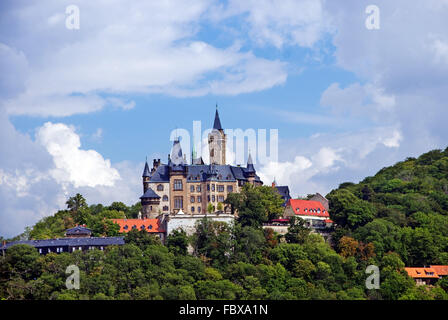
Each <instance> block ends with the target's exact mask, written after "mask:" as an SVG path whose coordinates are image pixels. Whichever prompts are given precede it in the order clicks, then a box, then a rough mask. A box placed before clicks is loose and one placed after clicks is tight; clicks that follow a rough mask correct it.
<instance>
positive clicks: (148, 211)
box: [140, 186, 160, 219]
mask: <svg viewBox="0 0 448 320" xmlns="http://www.w3.org/2000/svg"><path fill="white" fill-rule="evenodd" d="M140 200H141V203H142V217H143V218H147V219H155V218H157V216H158V215H159V204H160V196H158V195H157V194H156V193H155V192H154V191H153V190H152V189H151V188H150V187H149V186H148V189H147V190H146V191H145V194H144V195H142V196H141V197H140Z"/></svg>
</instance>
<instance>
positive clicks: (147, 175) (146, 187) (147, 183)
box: [142, 160, 151, 193]
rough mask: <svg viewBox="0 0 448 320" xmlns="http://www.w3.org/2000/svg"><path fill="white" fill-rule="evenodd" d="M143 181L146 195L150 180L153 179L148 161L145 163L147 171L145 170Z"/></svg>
mask: <svg viewBox="0 0 448 320" xmlns="http://www.w3.org/2000/svg"><path fill="white" fill-rule="evenodd" d="M142 179H143V193H145V192H146V190H148V188H149V180H150V179H151V174H150V172H149V166H148V160H146V161H145V169H143V174H142Z"/></svg>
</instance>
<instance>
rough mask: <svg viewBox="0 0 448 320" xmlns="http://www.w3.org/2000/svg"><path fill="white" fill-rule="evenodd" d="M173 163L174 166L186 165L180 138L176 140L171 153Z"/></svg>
mask: <svg viewBox="0 0 448 320" xmlns="http://www.w3.org/2000/svg"><path fill="white" fill-rule="evenodd" d="M170 159H171V161H172V162H173V164H174V165H181V164H185V161H184V157H183V155H182V147H181V145H180V142H179V138H176V139H175V140H174V142H173V149H172V151H171V157H170Z"/></svg>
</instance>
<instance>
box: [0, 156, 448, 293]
mask: <svg viewBox="0 0 448 320" xmlns="http://www.w3.org/2000/svg"><path fill="white" fill-rule="evenodd" d="M326 197H327V198H328V199H329V201H330V216H331V219H332V220H333V221H334V222H335V223H336V227H335V228H334V230H333V231H332V237H331V241H325V240H324V239H323V238H322V237H321V236H320V235H318V234H314V233H311V232H310V230H309V229H308V228H306V227H305V225H304V221H303V220H302V219H300V218H294V219H291V221H290V226H289V229H288V233H287V234H286V235H285V236H280V235H278V234H275V233H274V232H273V231H272V229H263V228H262V226H263V223H265V222H267V221H269V220H270V219H272V218H275V217H278V216H279V215H281V213H282V211H283V208H282V206H281V204H282V200H281V198H280V197H279V196H278V194H277V193H275V192H274V191H273V189H272V188H271V187H267V186H261V187H253V186H250V185H245V186H244V188H243V191H242V192H241V193H239V194H231V196H229V197H228V198H227V200H226V201H225V204H226V205H228V206H230V207H231V208H232V212H238V218H237V219H236V221H235V224H234V225H233V226H229V225H227V224H224V223H221V222H214V221H210V220H209V219H203V220H202V221H201V222H200V223H199V224H198V226H197V230H196V233H195V234H193V235H192V236H190V237H189V236H187V235H186V234H185V233H184V232H183V231H175V232H173V233H172V234H170V235H169V236H168V237H167V241H166V243H165V245H163V244H162V243H160V240H159V239H158V238H156V237H154V236H152V235H150V234H148V233H146V232H145V231H137V230H133V231H131V232H129V233H127V234H125V235H124V237H125V242H126V244H125V245H123V246H111V247H108V248H106V250H104V251H100V250H90V251H84V252H82V251H76V252H73V253H61V254H55V253H50V254H47V255H39V254H38V252H37V250H36V249H35V248H33V247H30V246H27V245H16V246H13V247H11V248H10V249H8V250H7V251H6V255H5V256H4V257H0V299H7V300H9V299H44V300H47V299H51V300H53V299H54V300H74V299H76V300H78V299H82V300H109V299H110V300H113V299H116V300H130V299H144V300H148V299H151V300H162V299H165V300H172V299H188V300H190V299H192V300H194V299H230V300H232V299H237V300H246V299H250V300H265V299H270V300H277V299H280V300H285V299H288V300H295V299H311V300H337V299H339V300H447V299H448V278H444V279H441V280H439V281H438V282H437V284H436V285H435V286H431V287H429V286H428V287H427V286H416V285H415V282H414V280H413V279H411V278H410V277H409V276H408V275H407V273H406V272H405V271H404V267H405V266H409V267H410V266H414V267H418V266H424V265H430V264H445V265H446V264H448V148H447V149H445V150H444V151H442V150H434V151H430V152H428V153H425V154H423V155H421V156H420V157H418V158H407V159H406V160H404V161H402V162H399V163H397V164H395V165H393V166H391V167H387V168H383V169H382V170H380V171H379V172H378V173H377V174H376V175H375V176H372V177H367V178H365V179H364V180H363V181H361V182H359V183H352V182H345V183H342V184H341V185H340V186H339V187H338V188H337V189H335V190H332V191H331V192H330V193H329V194H328V195H327V196H326ZM139 210H140V205H139V204H135V205H133V206H126V205H125V204H123V203H121V202H114V203H112V204H111V205H110V206H103V205H101V204H96V205H88V204H87V203H86V201H85V199H84V198H83V197H82V195H80V194H77V195H75V196H74V197H71V198H70V199H69V200H68V201H67V209H66V210H61V211H59V212H57V213H56V214H54V215H52V216H48V217H46V218H44V219H42V220H41V221H39V222H38V223H36V224H35V225H34V226H33V227H32V228H27V229H26V230H25V232H24V233H23V234H21V235H19V236H17V237H16V238H14V239H8V240H18V239H48V238H55V237H63V235H64V231H65V230H66V229H67V228H70V227H73V226H75V225H77V224H86V225H87V227H89V228H90V229H91V230H92V231H93V236H115V235H119V228H118V226H117V225H115V224H113V223H111V222H110V220H108V219H111V218H125V217H127V218H135V217H136V216H137V214H138V212H139ZM188 248H191V250H188ZM72 264H74V265H77V266H78V267H79V269H80V272H81V274H80V289H79V290H68V289H67V288H66V286H65V281H66V278H67V274H66V273H65V271H66V268H67V266H69V265H72ZM369 265H376V266H378V267H379V270H380V288H379V289H367V288H366V285H365V282H366V278H367V276H368V274H366V268H367V266H369Z"/></svg>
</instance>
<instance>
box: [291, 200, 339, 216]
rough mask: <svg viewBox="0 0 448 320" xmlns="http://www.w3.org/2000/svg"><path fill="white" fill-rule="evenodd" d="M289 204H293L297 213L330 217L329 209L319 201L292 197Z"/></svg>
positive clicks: (292, 206)
mask: <svg viewBox="0 0 448 320" xmlns="http://www.w3.org/2000/svg"><path fill="white" fill-rule="evenodd" d="M287 206H291V208H292V210H293V211H294V214H296V215H300V216H315V217H326V218H329V217H330V215H329V214H328V211H327V210H326V209H325V207H324V206H323V205H322V203H320V202H319V201H312V200H299V199H291V200H289V201H288V204H287Z"/></svg>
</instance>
